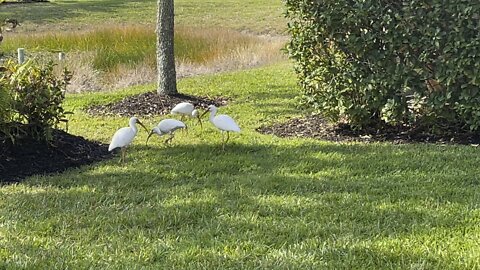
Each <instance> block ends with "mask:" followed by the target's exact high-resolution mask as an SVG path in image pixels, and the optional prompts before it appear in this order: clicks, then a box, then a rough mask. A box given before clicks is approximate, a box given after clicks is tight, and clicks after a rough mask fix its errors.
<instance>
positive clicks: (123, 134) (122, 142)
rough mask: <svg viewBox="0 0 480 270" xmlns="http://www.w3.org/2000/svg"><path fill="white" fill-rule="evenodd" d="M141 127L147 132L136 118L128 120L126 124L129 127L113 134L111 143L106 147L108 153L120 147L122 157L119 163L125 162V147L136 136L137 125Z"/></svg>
mask: <svg viewBox="0 0 480 270" xmlns="http://www.w3.org/2000/svg"><path fill="white" fill-rule="evenodd" d="M136 124H139V125H141V126H142V127H143V128H144V129H145V130H146V131H147V132H148V129H147V128H146V127H145V126H144V125H143V124H142V123H141V122H140V120H138V118H137V117H132V118H130V121H129V122H128V125H129V127H123V128H121V129H119V130H117V131H116V132H115V134H113V138H112V142H110V145H109V146H108V151H109V152H110V151H112V150H113V149H115V148H118V147H120V148H121V149H122V156H121V158H120V162H125V153H126V148H127V146H128V145H129V144H130V143H132V141H133V139H134V138H135V136H136V135H137V131H138V129H137V125H136Z"/></svg>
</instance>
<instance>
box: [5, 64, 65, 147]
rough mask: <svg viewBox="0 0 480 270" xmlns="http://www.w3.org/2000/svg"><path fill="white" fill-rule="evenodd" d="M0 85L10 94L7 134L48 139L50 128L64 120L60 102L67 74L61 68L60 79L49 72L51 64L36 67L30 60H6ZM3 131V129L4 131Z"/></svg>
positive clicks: (63, 96)
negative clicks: (21, 61)
mask: <svg viewBox="0 0 480 270" xmlns="http://www.w3.org/2000/svg"><path fill="white" fill-rule="evenodd" d="M5 67H6V69H7V70H6V71H5V72H4V75H3V77H1V80H0V85H1V86H2V87H3V88H4V89H6V91H8V93H9V95H10V103H9V104H10V107H11V108H10V110H11V112H10V114H9V116H10V122H9V123H7V126H9V128H10V130H9V132H8V134H7V135H9V134H10V135H12V136H13V138H14V139H15V138H16V137H21V136H24V135H26V136H29V137H32V138H34V139H37V140H50V139H52V128H53V127H56V126H57V125H58V124H59V123H60V122H66V121H67V120H66V115H67V114H68V113H69V112H65V111H64V109H63V107H62V103H63V100H64V98H65V89H66V86H67V84H68V83H69V81H70V79H71V75H70V73H69V72H68V71H67V70H64V73H63V74H62V77H61V78H57V77H56V76H55V74H54V72H53V64H52V63H49V64H47V65H46V66H40V65H38V64H37V63H35V62H34V61H32V60H29V61H27V62H26V63H25V64H23V65H17V64H14V63H13V62H12V61H7V63H6V65H5ZM4 133H5V130H4Z"/></svg>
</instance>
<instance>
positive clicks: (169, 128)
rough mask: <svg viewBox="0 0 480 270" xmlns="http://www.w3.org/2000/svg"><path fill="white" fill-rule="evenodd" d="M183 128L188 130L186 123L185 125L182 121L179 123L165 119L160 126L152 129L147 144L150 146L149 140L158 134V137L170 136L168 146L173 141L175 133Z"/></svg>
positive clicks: (166, 141)
mask: <svg viewBox="0 0 480 270" xmlns="http://www.w3.org/2000/svg"><path fill="white" fill-rule="evenodd" d="M181 128H187V126H186V125H185V123H183V122H182V121H179V120H176V119H164V120H162V121H160V123H158V125H157V126H156V127H154V128H153V129H152V131H151V132H150V134H148V138H147V142H146V144H148V140H149V139H150V137H151V136H152V135H153V134H158V136H162V135H165V134H169V135H170V137H168V139H167V140H165V143H166V144H168V143H169V142H171V141H172V140H173V132H174V131H175V130H177V129H181Z"/></svg>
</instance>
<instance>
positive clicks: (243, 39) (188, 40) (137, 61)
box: [2, 25, 286, 92]
mask: <svg viewBox="0 0 480 270" xmlns="http://www.w3.org/2000/svg"><path fill="white" fill-rule="evenodd" d="M285 42H286V39H285V38H283V37H267V36H256V35H251V34H246V33H241V32H237V31H233V30H228V29H211V28H194V27H177V28H176V30H175V57H176V60H177V72H178V76H179V77H185V76H192V75H196V74H204V73H211V72H218V71H225V70H233V69H242V68H248V67H252V66H258V65H262V64H266V63H271V62H275V61H279V60H282V59H284V58H285V57H284V55H283V53H282V52H281V51H280V50H281V48H282V47H283V45H284V44H285ZM155 44H156V35H155V29H154V28H153V27H152V26H148V25H124V26H99V27H96V28H93V29H90V30H83V31H78V32H61V31H58V32H47V33H33V34H32V33H24V34H17V35H11V36H10V38H9V39H8V40H7V41H6V42H5V43H4V44H3V45H2V50H4V51H7V52H13V51H15V50H16V48H18V47H23V48H26V50H27V51H28V52H29V54H30V55H35V56H37V57H41V58H45V59H48V57H49V56H50V57H51V58H55V53H57V52H60V51H62V52H66V55H67V58H66V62H65V63H61V66H63V65H66V66H67V67H68V68H69V69H71V70H72V71H73V72H74V78H73V81H72V85H71V86H70V91H75V92H82V91H99V90H105V89H112V88H122V87H126V86H131V85H136V84H144V83H149V82H153V81H155V78H156V62H155V61H156V60H155V54H156V51H155V50H156V48H155Z"/></svg>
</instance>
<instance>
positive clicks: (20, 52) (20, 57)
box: [17, 48, 25, 65]
mask: <svg viewBox="0 0 480 270" xmlns="http://www.w3.org/2000/svg"><path fill="white" fill-rule="evenodd" d="M17 53H18V63H19V64H20V65H21V64H23V63H25V49H24V48H18V49H17Z"/></svg>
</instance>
